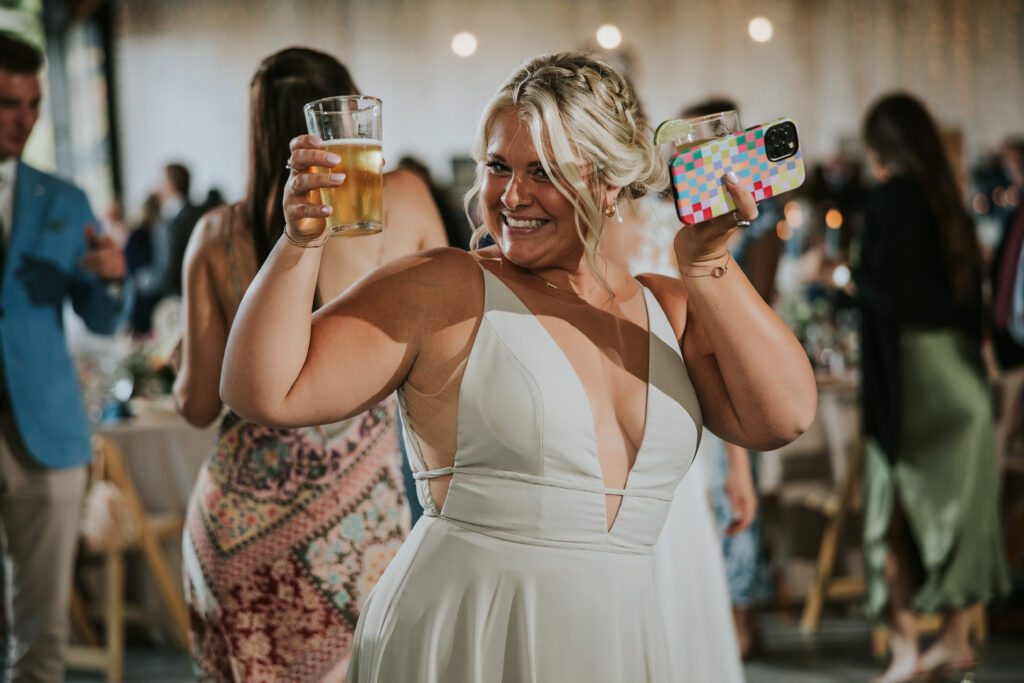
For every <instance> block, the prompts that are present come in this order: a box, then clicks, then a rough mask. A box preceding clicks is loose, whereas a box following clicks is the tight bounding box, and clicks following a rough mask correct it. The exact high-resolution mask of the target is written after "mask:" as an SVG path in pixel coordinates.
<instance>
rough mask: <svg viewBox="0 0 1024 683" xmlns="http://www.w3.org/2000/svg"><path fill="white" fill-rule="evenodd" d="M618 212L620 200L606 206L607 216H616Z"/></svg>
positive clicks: (605, 212) (605, 213)
mask: <svg viewBox="0 0 1024 683" xmlns="http://www.w3.org/2000/svg"><path fill="white" fill-rule="evenodd" d="M618 212H619V204H618V202H615V203H613V204H609V205H608V206H606V207H604V215H605V216H606V217H607V218H611V217H612V216H614V215H615V214H617V213H618Z"/></svg>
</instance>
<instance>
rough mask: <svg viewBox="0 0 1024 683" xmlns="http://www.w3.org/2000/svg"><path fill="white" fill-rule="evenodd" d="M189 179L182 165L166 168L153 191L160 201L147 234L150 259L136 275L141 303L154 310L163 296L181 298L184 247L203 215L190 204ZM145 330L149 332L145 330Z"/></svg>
mask: <svg viewBox="0 0 1024 683" xmlns="http://www.w3.org/2000/svg"><path fill="white" fill-rule="evenodd" d="M190 187H191V176H190V174H189V172H188V169H187V168H185V167H184V166H183V165H181V164H177V163H174V164H167V165H166V166H165V167H164V175H163V179H162V180H161V181H160V184H159V186H158V187H157V190H156V196H157V198H158V199H159V201H160V220H159V221H158V222H157V223H156V225H155V226H153V227H152V228H151V229H150V231H149V234H150V244H151V250H152V258H151V259H150V263H149V264H148V265H146V266H143V267H141V268H139V269H138V270H137V271H136V278H135V279H136V284H137V288H138V292H139V299H140V300H141V301H144V302H145V301H150V302H152V303H151V304H150V308H152V307H154V306H155V305H156V304H157V303H158V302H159V301H160V300H161V299H163V298H164V297H165V296H180V295H181V267H182V262H183V261H184V258H185V246H186V245H187V244H188V240H189V237H190V236H191V234H192V230H193V228H194V227H195V224H196V221H197V220H198V219H199V216H200V215H202V211H203V209H202V207H199V206H196V205H195V204H192V203H191V202H190V201H189V189H190ZM147 329H148V328H147Z"/></svg>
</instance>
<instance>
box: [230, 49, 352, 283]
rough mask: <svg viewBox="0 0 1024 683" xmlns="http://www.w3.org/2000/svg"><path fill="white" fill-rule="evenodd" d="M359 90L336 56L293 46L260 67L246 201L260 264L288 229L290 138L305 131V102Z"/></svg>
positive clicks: (253, 86) (253, 92) (252, 98)
mask: <svg viewBox="0 0 1024 683" xmlns="http://www.w3.org/2000/svg"><path fill="white" fill-rule="evenodd" d="M358 94H359V90H358V88H356V84H355V82H354V81H353V80H352V77H351V76H350V75H349V73H348V69H346V68H345V67H344V66H343V65H342V64H341V63H340V62H339V61H338V60H337V59H335V58H334V57H331V56H330V55H328V54H324V53H323V52H317V51H316V50H310V49H307V48H300V47H292V48H288V49H286V50H281V51H280V52H276V53H274V54H272V55H270V56H269V57H267V58H266V59H264V60H263V61H262V62H260V66H259V68H258V69H256V73H255V75H253V77H252V82H251V83H250V88H249V130H250V136H249V186H248V190H247V192H246V197H245V200H244V201H243V207H244V211H245V217H246V224H247V225H248V226H249V228H250V230H252V234H253V242H254V244H255V247H256V258H257V261H258V263H260V264H261V265H262V264H263V261H265V260H266V258H267V255H268V254H270V250H271V248H272V247H273V246H274V244H275V243H276V242H277V240H278V238H280V237H281V232H282V231H283V230H284V209H283V208H282V206H281V194H282V192H284V184H285V182H287V180H288V170H287V169H286V168H285V164H286V163H287V162H288V156H289V150H288V143H289V141H290V140H291V139H292V138H293V137H295V136H296V135H302V134H303V133H305V132H306V120H305V118H304V116H303V113H302V106H303V105H304V104H306V103H307V102H312V101H313V100H319V99H322V98H324V97H332V96H334V95H358Z"/></svg>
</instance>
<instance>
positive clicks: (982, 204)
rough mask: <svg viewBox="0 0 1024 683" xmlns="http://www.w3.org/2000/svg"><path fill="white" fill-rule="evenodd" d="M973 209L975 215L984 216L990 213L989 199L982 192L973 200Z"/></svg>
mask: <svg viewBox="0 0 1024 683" xmlns="http://www.w3.org/2000/svg"><path fill="white" fill-rule="evenodd" d="M971 208H972V209H974V213H976V214H978V215H979V216H984V215H985V214H986V213H988V197H986V196H985V195H983V194H981V193H980V192H979V193H978V194H976V195H974V199H972V200H971Z"/></svg>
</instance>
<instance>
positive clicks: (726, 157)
mask: <svg viewBox="0 0 1024 683" xmlns="http://www.w3.org/2000/svg"><path fill="white" fill-rule="evenodd" d="M784 121H790V120H789V119H788V118H781V119H778V120H775V121H772V122H770V123H764V124H761V125H760V126H755V127H754V128H750V129H747V130H745V131H742V132H739V133H734V134H732V135H729V136H728V137H724V138H718V139H716V140H709V141H707V142H705V143H702V144H700V145H698V146H696V147H691V148H690V149H687V150H685V151H683V152H676V153H675V154H673V155H672V157H671V158H670V159H669V162H668V166H669V171H670V172H671V174H672V187H673V190H674V191H675V199H676V212H677V213H678V214H679V219H680V220H681V221H683V223H686V224H687V225H693V224H694V223H700V222H701V221H706V220H708V219H709V218H714V217H715V216H721V215H722V214H724V213H728V212H730V211H732V210H733V209H735V208H736V205H735V204H734V203H733V201H732V197H731V196H730V195H729V191H728V190H727V189H726V188H725V174H726V173H728V172H729V171H733V172H735V173H736V175H738V176H739V177H740V182H741V183H742V184H743V185H744V186H745V187H746V188H747V189H748V190H750V191H751V192H753V194H754V199H755V200H756V201H761V200H762V199H766V198H768V197H773V196H775V195H777V194H781V193H782V192H785V191H787V190H792V189H794V188H797V187H799V186H800V185H801V184H802V183H803V182H804V159H803V151H802V150H801V149H800V148H799V146H798V147H797V151H796V154H795V155H794V156H791V157H788V158H786V159H780V160H778V161H771V160H770V159H768V156H767V154H766V153H765V148H764V142H765V140H764V134H765V131H766V130H768V129H769V128H770V127H772V126H774V125H777V124H780V123H782V122H784Z"/></svg>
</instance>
